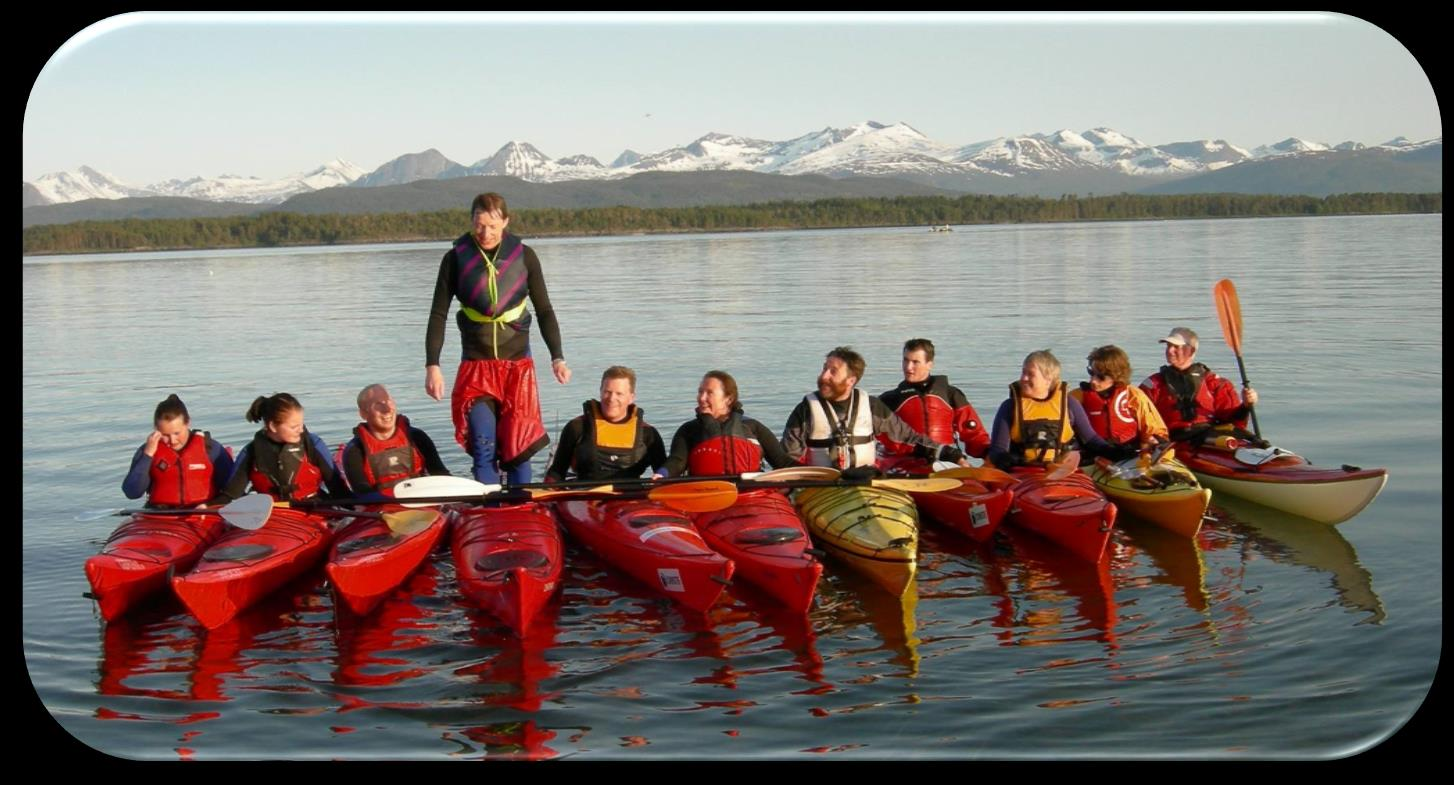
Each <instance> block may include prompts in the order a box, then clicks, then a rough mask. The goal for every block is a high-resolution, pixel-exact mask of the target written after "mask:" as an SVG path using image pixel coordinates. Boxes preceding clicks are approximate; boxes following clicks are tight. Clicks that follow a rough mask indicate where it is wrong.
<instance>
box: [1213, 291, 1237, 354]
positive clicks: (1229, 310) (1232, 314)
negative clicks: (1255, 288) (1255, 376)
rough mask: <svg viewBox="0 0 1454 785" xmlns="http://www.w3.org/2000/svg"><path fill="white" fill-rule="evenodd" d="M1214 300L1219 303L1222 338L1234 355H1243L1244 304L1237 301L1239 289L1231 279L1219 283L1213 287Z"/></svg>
mask: <svg viewBox="0 0 1454 785" xmlns="http://www.w3.org/2000/svg"><path fill="white" fill-rule="evenodd" d="M1212 299H1214V300H1216V303H1217V318H1218V319H1219V320H1221V322H1222V337H1223V338H1226V339H1227V345H1228V346H1230V347H1231V348H1232V353H1233V354H1236V355H1239V356H1240V355H1241V354H1242V304H1241V303H1240V302H1238V301H1237V287H1235V286H1233V285H1232V280H1231V279H1230V278H1223V279H1222V280H1220V281H1217V285H1216V286H1214V287H1212Z"/></svg>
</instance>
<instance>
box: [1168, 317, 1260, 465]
mask: <svg viewBox="0 0 1454 785" xmlns="http://www.w3.org/2000/svg"><path fill="white" fill-rule="evenodd" d="M1160 342H1161V343H1164V344H1166V365H1163V366H1161V370H1159V371H1157V372H1156V373H1153V374H1151V375H1150V376H1148V377H1146V381H1144V382H1141V389H1143V390H1145V391H1146V394H1147V396H1149V397H1150V398H1151V402H1152V403H1154V404H1155V405H1156V410H1157V411H1158V412H1160V413H1161V417H1162V419H1164V420H1165V421H1166V425H1167V427H1168V428H1169V429H1170V431H1171V438H1173V439H1176V440H1178V441H1181V440H1183V439H1185V438H1187V437H1189V436H1193V435H1201V434H1206V433H1209V432H1210V428H1211V426H1215V425H1223V424H1230V425H1233V426H1235V427H1236V428H1237V429H1238V430H1239V431H1244V432H1245V431H1246V429H1247V417H1248V415H1249V414H1250V413H1251V411H1252V407H1253V406H1256V405H1257V391H1256V390H1254V389H1252V388H1251V387H1243V388H1242V399H1241V400H1238V398H1237V391H1236V388H1234V387H1233V386H1232V383H1231V382H1229V381H1227V380H1226V379H1223V378H1222V377H1220V376H1218V375H1216V374H1215V373H1213V372H1212V370H1211V369H1210V368H1208V367H1207V366H1205V365H1203V364H1201V363H1199V362H1196V361H1195V360H1196V355H1197V334H1196V333H1195V332H1193V331H1192V330H1191V328H1188V327H1177V328H1174V329H1172V331H1171V334H1170V335H1168V336H1166V337H1165V338H1162V339H1161V341H1160ZM1198 432H1200V434H1199V433H1198ZM1248 435H1249V436H1250V434H1248ZM1256 441H1260V440H1256Z"/></svg>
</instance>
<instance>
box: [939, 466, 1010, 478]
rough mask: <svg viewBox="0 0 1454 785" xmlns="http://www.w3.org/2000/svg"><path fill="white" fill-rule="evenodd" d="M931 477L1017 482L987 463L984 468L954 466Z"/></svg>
mask: <svg viewBox="0 0 1454 785" xmlns="http://www.w3.org/2000/svg"><path fill="white" fill-rule="evenodd" d="M930 476H931V477H951V478H954V479H961V480H975V481H977V482H1016V481H1018V480H1019V478H1018V477H1016V476H1015V475H1013V474H1010V473H1009V472H1002V471H1000V470H999V469H996V468H995V467H993V466H990V465H989V464H988V463H987V464H985V465H984V466H956V467H954V468H953V469H942V470H940V471H937V472H934V473H933V474H932V475H930Z"/></svg>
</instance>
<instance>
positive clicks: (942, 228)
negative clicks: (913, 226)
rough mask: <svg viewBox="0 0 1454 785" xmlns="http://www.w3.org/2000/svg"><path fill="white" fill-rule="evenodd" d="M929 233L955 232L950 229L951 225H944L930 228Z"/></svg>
mask: <svg viewBox="0 0 1454 785" xmlns="http://www.w3.org/2000/svg"><path fill="white" fill-rule="evenodd" d="M929 231H931V232H952V231H954V230H953V229H950V228H949V224H944V225H943V226H931V227H929Z"/></svg>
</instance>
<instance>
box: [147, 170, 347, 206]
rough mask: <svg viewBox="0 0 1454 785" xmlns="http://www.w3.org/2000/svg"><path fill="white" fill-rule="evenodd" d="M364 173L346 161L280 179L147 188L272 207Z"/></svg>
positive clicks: (200, 180)
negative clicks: (297, 195) (291, 197)
mask: <svg viewBox="0 0 1454 785" xmlns="http://www.w3.org/2000/svg"><path fill="white" fill-rule="evenodd" d="M364 174H365V171H364V170H363V169H362V168H360V167H358V166H355V165H353V164H351V163H349V162H347V161H341V160H334V161H329V162H328V163H326V164H324V165H322V166H320V167H318V168H317V169H314V170H312V171H308V172H303V173H300V174H295V175H290V176H288V177H284V178H282V179H279V180H264V179H262V178H258V177H242V176H240V175H232V174H224V175H222V176H220V177H193V178H191V179H188V180H166V181H164V182H160V183H156V184H154V185H150V186H148V187H147V190H150V191H152V192H153V195H156V196H185V197H189V198H192V199H204V200H206V201H209V202H246V203H248V204H274V203H277V202H281V201H283V200H284V199H287V198H288V197H290V196H293V195H294V194H300V193H306V192H308V191H319V190H322V189H324V188H332V187H334V186H338V185H348V184H349V183H351V182H353V181H354V180H357V179H358V178H360V177H362V176H363V175H364Z"/></svg>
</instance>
